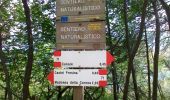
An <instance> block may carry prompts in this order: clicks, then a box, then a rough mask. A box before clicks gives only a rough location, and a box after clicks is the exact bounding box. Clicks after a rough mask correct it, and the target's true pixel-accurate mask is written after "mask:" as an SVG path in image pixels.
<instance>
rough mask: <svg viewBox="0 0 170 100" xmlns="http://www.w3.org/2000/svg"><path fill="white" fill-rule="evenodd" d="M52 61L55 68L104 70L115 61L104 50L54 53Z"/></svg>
mask: <svg viewBox="0 0 170 100" xmlns="http://www.w3.org/2000/svg"><path fill="white" fill-rule="evenodd" d="M53 59H54V67H57V68H82V67H84V68H106V66H108V65H110V64H111V63H112V62H113V61H114V60H115V58H114V57H113V56H112V55H111V54H110V53H109V52H108V51H106V50H98V51H55V52H54V55H53Z"/></svg>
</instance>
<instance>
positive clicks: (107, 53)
mask: <svg viewBox="0 0 170 100" xmlns="http://www.w3.org/2000/svg"><path fill="white" fill-rule="evenodd" d="M113 61H115V58H114V56H112V55H111V54H110V52H108V51H107V52H106V65H107V66H108V65H110V64H111V63H112V62H113Z"/></svg>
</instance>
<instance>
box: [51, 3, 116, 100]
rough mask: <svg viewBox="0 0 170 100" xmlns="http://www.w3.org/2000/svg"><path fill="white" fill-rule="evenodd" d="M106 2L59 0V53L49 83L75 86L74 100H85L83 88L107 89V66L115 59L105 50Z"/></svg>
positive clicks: (57, 34)
mask: <svg viewBox="0 0 170 100" xmlns="http://www.w3.org/2000/svg"><path fill="white" fill-rule="evenodd" d="M105 1H106V0H56V6H57V9H56V21H57V24H56V30H57V32H56V41H57V43H56V50H57V51H55V52H54V55H53V59H54V67H55V69H54V71H51V73H50V74H49V75H48V80H49V81H50V82H51V84H53V85H54V86H72V87H73V100H84V88H83V87H84V86H95V87H96V86H97V87H105V86H107V78H106V76H107V70H106V67H107V66H108V65H110V64H111V63H112V62H113V61H114V60H115V58H114V57H113V56H112V55H111V54H110V53H109V52H107V51H106V50H105V49H106V39H105V38H106V35H105V33H106V32H105ZM87 50H89V51H87ZM82 68H84V69H82Z"/></svg>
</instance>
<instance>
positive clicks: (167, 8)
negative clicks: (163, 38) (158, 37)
mask: <svg viewBox="0 0 170 100" xmlns="http://www.w3.org/2000/svg"><path fill="white" fill-rule="evenodd" d="M159 1H160V2H161V4H162V7H163V9H164V10H165V12H166V15H167V18H168V24H169V30H170V6H169V5H168V4H166V3H165V1H164V0H159Z"/></svg>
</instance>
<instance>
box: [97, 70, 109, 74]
mask: <svg viewBox="0 0 170 100" xmlns="http://www.w3.org/2000/svg"><path fill="white" fill-rule="evenodd" d="M98 72H99V75H107V70H106V69H99V71H98Z"/></svg>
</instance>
